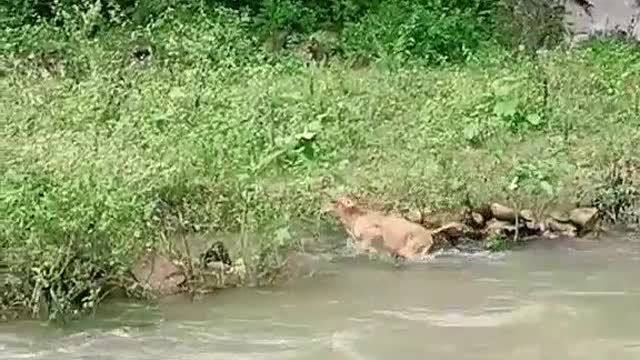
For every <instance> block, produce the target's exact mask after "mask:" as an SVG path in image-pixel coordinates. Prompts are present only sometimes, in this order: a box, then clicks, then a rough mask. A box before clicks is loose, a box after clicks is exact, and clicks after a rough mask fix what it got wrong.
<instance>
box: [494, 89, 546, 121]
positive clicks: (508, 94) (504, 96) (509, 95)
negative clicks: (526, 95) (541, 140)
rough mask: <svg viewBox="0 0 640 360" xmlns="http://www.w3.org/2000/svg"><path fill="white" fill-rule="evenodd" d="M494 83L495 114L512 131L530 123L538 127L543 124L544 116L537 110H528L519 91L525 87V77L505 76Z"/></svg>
mask: <svg viewBox="0 0 640 360" xmlns="http://www.w3.org/2000/svg"><path fill="white" fill-rule="evenodd" d="M500 80H501V81H499V82H496V83H494V92H493V96H494V101H495V103H494V106H493V114H494V115H495V116H497V117H498V118H499V119H501V120H502V121H504V122H505V123H506V124H507V126H508V127H509V128H510V129H511V130H512V131H517V130H519V129H521V128H522V127H523V126H525V125H528V126H529V127H532V128H538V127H540V125H542V117H541V116H540V114H538V113H537V112H533V111H527V109H526V108H525V102H524V100H523V98H522V97H520V96H518V91H519V90H520V89H521V88H522V87H523V79H519V78H503V79H500Z"/></svg>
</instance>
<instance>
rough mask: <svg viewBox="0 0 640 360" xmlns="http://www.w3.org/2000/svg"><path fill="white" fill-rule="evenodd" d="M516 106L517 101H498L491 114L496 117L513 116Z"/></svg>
mask: <svg viewBox="0 0 640 360" xmlns="http://www.w3.org/2000/svg"><path fill="white" fill-rule="evenodd" d="M518 104H519V102H518V99H507V100H502V101H498V102H497V103H496V105H495V106H494V107H493V112H494V114H496V115H498V116H513V115H515V114H516V112H517V110H518Z"/></svg>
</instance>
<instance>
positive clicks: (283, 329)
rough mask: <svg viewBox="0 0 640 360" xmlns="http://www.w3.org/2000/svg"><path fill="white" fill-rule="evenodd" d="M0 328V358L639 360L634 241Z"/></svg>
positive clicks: (340, 276)
mask: <svg viewBox="0 0 640 360" xmlns="http://www.w3.org/2000/svg"><path fill="white" fill-rule="evenodd" d="M315 261H316V263H315V265H314V266H315V267H316V270H317V271H316V275H315V276H313V277H309V278H301V279H297V280H295V281H293V282H291V283H289V284H286V285H283V286H280V287H277V288H270V289H233V290H227V291H222V292H219V293H216V294H212V295H210V296H206V297H202V298H199V299H197V300H196V301H194V302H191V301H190V300H187V299H168V300H164V301H162V302H161V303H159V304H153V305H152V304H140V303H137V304H134V303H126V302H112V303H108V304H104V306H102V307H101V308H100V311H99V312H98V313H97V314H96V315H95V316H94V317H91V318H88V319H84V320H81V321H77V322H74V323H73V324H72V325H70V326H67V327H64V328H61V327H55V326H51V325H44V324H42V323H39V322H32V321H23V322H11V323H8V324H4V325H2V326H0V359H12V360H14V359H47V360H54V359H65V360H70V359H122V360H126V359H136V360H142V359H153V360H160V359H185V360H188V359H323V360H324V359H354V360H356V359H394V358H395V359H400V358H402V359H427V358H428V359H439V360H448V359H451V360H464V359H509V360H511V359H514V360H515V359H523V360H529V359H540V360H554V359H563V360H567V359H580V360H583V359H605V358H613V359H617V360H623V359H640V330H639V328H638V324H639V323H640V285H639V284H640V283H639V282H638V279H639V276H640V275H639V274H640V273H639V272H638V269H640V237H638V236H636V235H624V236H616V237H608V238H605V239H603V240H600V241H593V240H544V241H540V242H536V243H535V244H533V245H530V246H528V248H527V249H526V250H521V251H512V252H507V253H503V254H493V255H488V254H478V255H473V256H470V255H460V254H449V255H443V256H439V257H437V258H436V259H435V260H434V261H433V262H431V263H424V264H410V265H406V266H402V267H399V268H394V267H393V266H391V265H390V264H389V263H385V262H376V261H370V260H369V259H366V258H362V257H356V258H354V257H342V258H339V259H333V260H331V261H327V260H322V258H319V259H317V260H315Z"/></svg>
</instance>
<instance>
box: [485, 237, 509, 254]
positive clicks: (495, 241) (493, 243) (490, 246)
mask: <svg viewBox="0 0 640 360" xmlns="http://www.w3.org/2000/svg"><path fill="white" fill-rule="evenodd" d="M484 246H485V249H487V250H489V251H492V252H502V251H506V250H508V249H509V240H508V239H507V237H506V236H504V235H502V234H494V235H491V236H490V237H489V238H487V240H485V245H484Z"/></svg>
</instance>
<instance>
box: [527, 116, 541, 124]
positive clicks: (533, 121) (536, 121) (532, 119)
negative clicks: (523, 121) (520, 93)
mask: <svg viewBox="0 0 640 360" xmlns="http://www.w3.org/2000/svg"><path fill="white" fill-rule="evenodd" d="M527 122H528V123H529V124H531V125H534V126H537V125H540V123H541V122H542V117H540V115H538V114H535V113H532V114H529V115H527Z"/></svg>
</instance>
